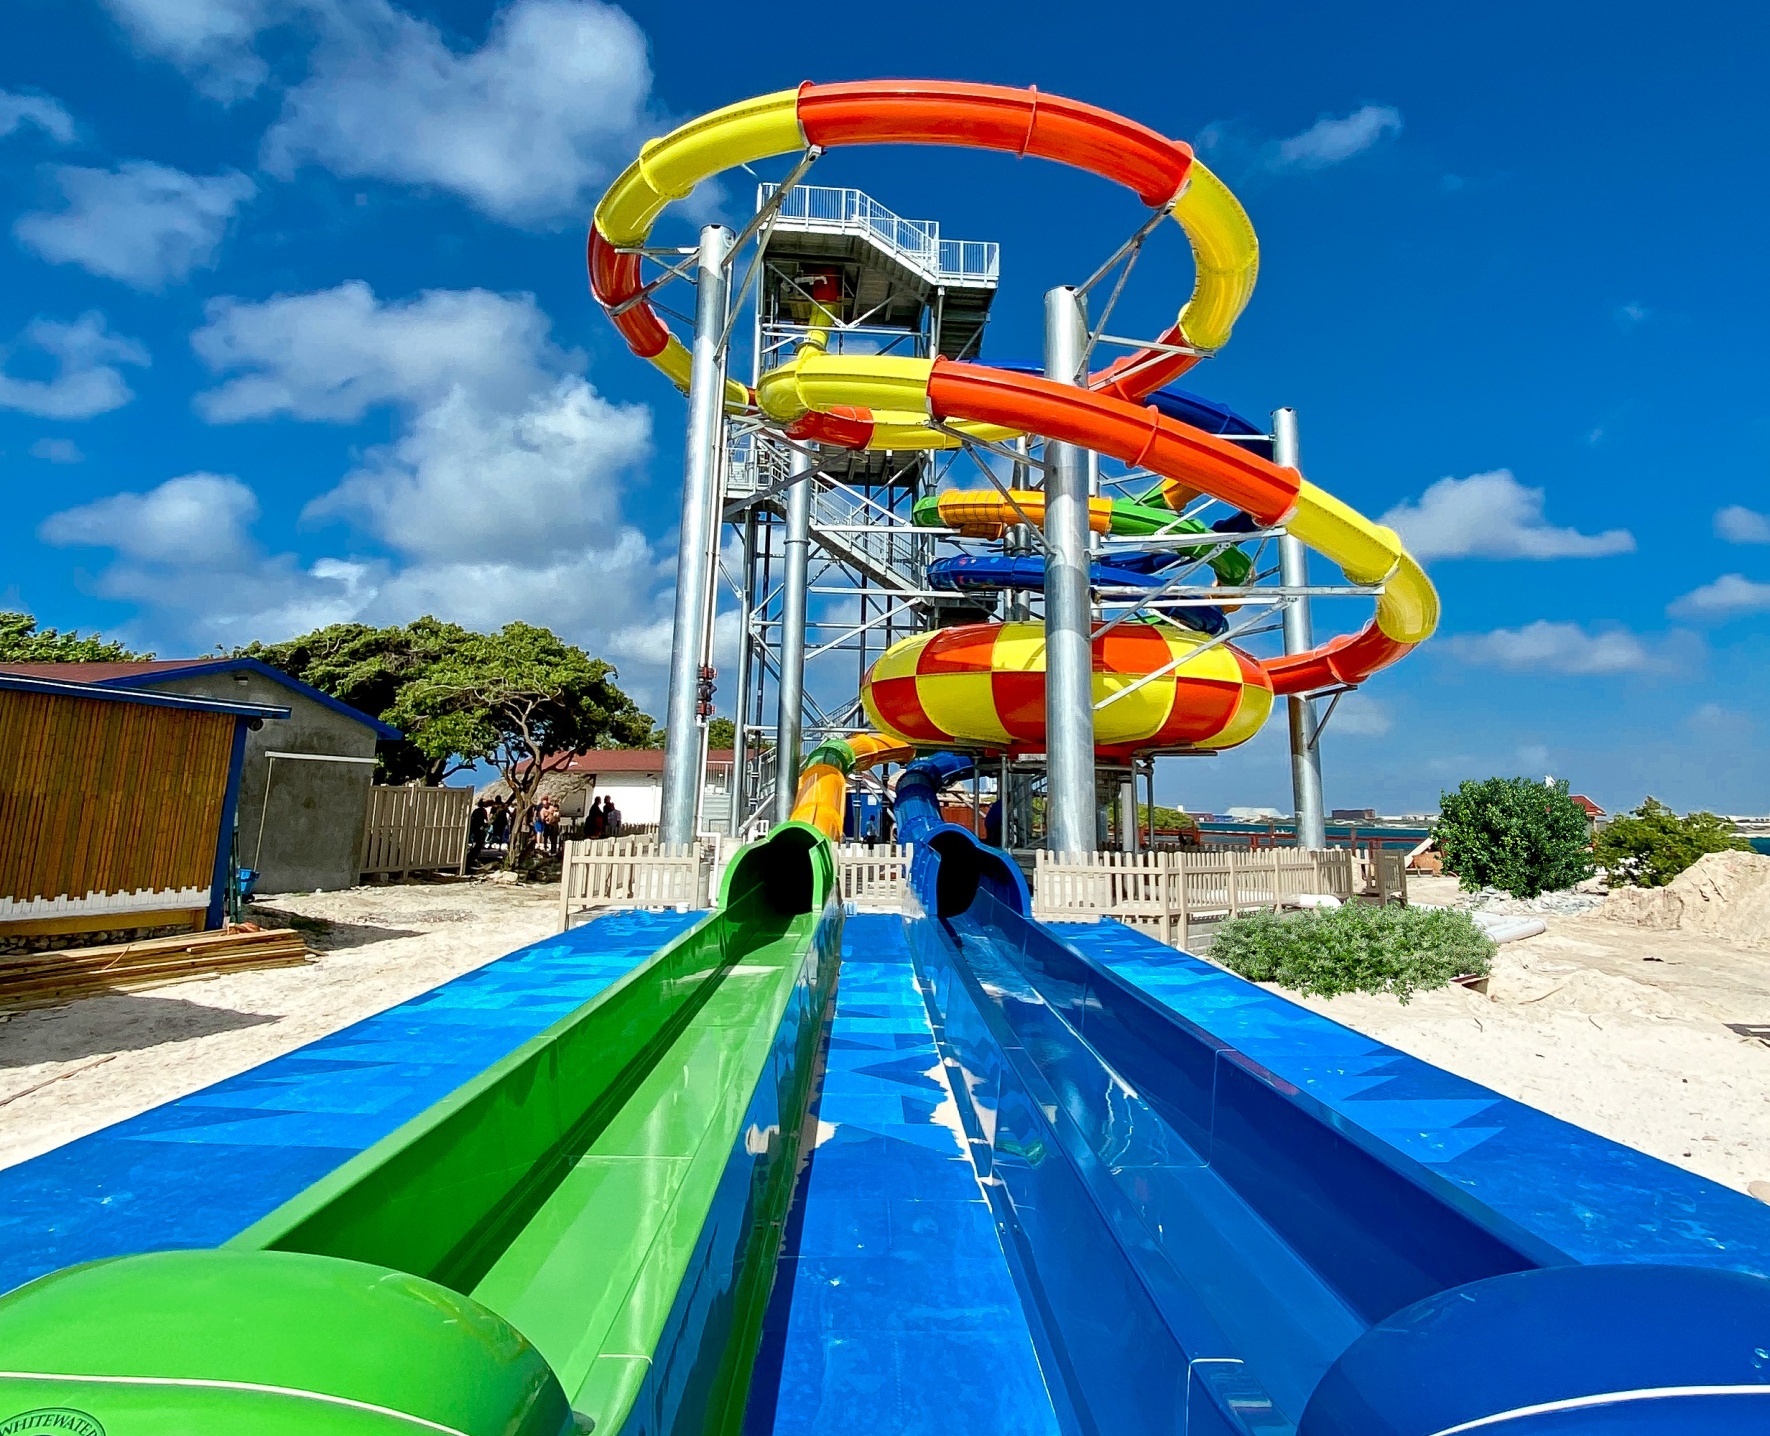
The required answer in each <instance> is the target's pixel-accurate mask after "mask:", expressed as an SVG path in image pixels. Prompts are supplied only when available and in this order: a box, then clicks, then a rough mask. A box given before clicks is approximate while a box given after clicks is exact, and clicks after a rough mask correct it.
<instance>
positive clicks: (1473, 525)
mask: <svg viewBox="0 0 1770 1436" xmlns="http://www.w3.org/2000/svg"><path fill="white" fill-rule="evenodd" d="M1382 521H1383V522H1384V523H1386V524H1388V525H1389V526H1390V527H1391V528H1393V529H1395V530H1396V531H1397V532H1398V533H1399V534H1400V535H1401V536H1402V538H1403V539H1405V540H1406V541H1407V545H1408V548H1409V549H1410V550H1411V551H1412V553H1413V554H1414V556H1415V557H1416V558H1420V559H1434V558H1538V559H1543V558H1601V557H1603V556H1605V555H1607V554H1617V553H1633V552H1634V550H1635V538H1634V535H1633V534H1631V533H1630V532H1629V531H1628V530H1627V529H1606V530H1605V531H1604V532H1603V533H1597V534H1584V533H1581V532H1579V531H1578V530H1577V529H1568V528H1556V527H1554V526H1553V525H1551V524H1550V523H1549V522H1548V521H1547V520H1546V519H1545V518H1544V516H1543V491H1542V490H1541V489H1531V488H1526V487H1525V486H1524V485H1523V484H1521V483H1519V482H1518V480H1517V479H1515V478H1514V477H1513V476H1512V473H1511V471H1510V470H1509V469H1496V470H1494V471H1493V472H1492V473H1486V474H1472V475H1470V476H1469V477H1468V478H1466V479H1440V480H1439V481H1438V482H1437V483H1435V484H1433V485H1432V487H1431V488H1429V489H1427V490H1426V492H1425V493H1424V494H1422V495H1421V496H1420V499H1419V502H1418V503H1404V504H1398V505H1397V506H1396V507H1394V508H1392V509H1390V510H1389V512H1388V513H1386V514H1384V515H1383V519H1382Z"/></svg>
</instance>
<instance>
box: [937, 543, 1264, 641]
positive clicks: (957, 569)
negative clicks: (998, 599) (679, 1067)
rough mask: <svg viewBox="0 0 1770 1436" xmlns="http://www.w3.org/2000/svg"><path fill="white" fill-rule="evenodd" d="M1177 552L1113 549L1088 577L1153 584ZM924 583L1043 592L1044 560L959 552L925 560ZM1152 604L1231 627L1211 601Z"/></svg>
mask: <svg viewBox="0 0 1770 1436" xmlns="http://www.w3.org/2000/svg"><path fill="white" fill-rule="evenodd" d="M1175 558H1176V555H1174V554H1168V553H1132V554H1124V555H1122V556H1120V555H1114V561H1113V562H1112V563H1096V564H1090V565H1089V569H1088V581H1089V583H1091V584H1092V585H1093V586H1094V587H1096V588H1103V587H1104V588H1147V589H1152V590H1153V589H1157V588H1160V587H1161V586H1162V584H1164V583H1165V582H1166V581H1167V580H1166V579H1165V578H1163V577H1162V569H1163V568H1166V567H1169V566H1171V565H1172V564H1173V563H1174V561H1175ZM928 585H929V587H930V588H940V589H946V590H948V591H949V592H953V593H993V592H996V591H997V590H1000V589H1004V588H1014V589H1026V588H1030V589H1038V590H1040V591H1041V592H1042V591H1043V590H1044V587H1045V560H1044V559H1043V558H1042V557H1040V556H1038V555H1037V554H958V555H955V556H953V557H951V558H937V559H935V560H934V562H933V563H931V564H929V565H928ZM1154 606H1155V607H1156V608H1159V609H1160V610H1161V611H1162V612H1163V613H1164V614H1165V615H1167V617H1169V618H1172V619H1173V620H1174V621H1175V622H1177V623H1183V624H1185V625H1186V626H1187V627H1188V628H1193V629H1197V630H1198V631H1199V632H1200V633H1206V634H1209V635H1210V636H1211V637H1213V638H1215V637H1216V636H1217V635H1218V634H1219V633H1222V632H1223V631H1224V630H1225V629H1226V628H1228V627H1229V620H1228V619H1227V618H1225V617H1224V615H1223V610H1222V609H1220V608H1218V607H1216V606H1215V605H1210V606H1206V607H1193V606H1190V605H1185V606H1182V605H1178V604H1176V605H1172V606H1170V605H1167V604H1162V603H1157V604H1156V605H1154Z"/></svg>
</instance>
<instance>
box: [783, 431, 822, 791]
mask: <svg viewBox="0 0 1770 1436" xmlns="http://www.w3.org/2000/svg"><path fill="white" fill-rule="evenodd" d="M787 462H788V472H789V473H791V474H792V475H793V476H794V478H793V482H792V484H791V485H790V486H789V487H788V489H787V538H786V554H785V557H784V560H783V566H782V572H781V675H780V710H779V712H778V713H777V714H776V715H775V720H774V820H775V822H777V823H784V822H786V821H787V819H788V818H789V817H791V816H792V814H793V794H794V790H795V789H797V788H798V786H799V756H800V755H799V748H800V737H799V735H800V731H801V729H802V727H803V725H804V713H805V590H806V585H807V579H806V575H807V573H808V572H809V570H810V567H811V478H810V475H811V471H812V470H813V469H814V468H816V467H817V465H816V463H815V462H814V461H813V459H812V457H811V455H810V454H808V453H806V451H805V450H804V449H802V448H799V449H794V450H793V451H792V453H791V457H790V458H789V459H788V461H787Z"/></svg>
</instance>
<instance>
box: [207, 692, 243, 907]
mask: <svg viewBox="0 0 1770 1436" xmlns="http://www.w3.org/2000/svg"><path fill="white" fill-rule="evenodd" d="M248 731H249V730H248V728H247V725H246V720H245V719H243V718H242V719H239V720H237V721H236V722H235V723H234V748H233V752H232V754H231V755H229V757H228V760H227V795H226V796H225V797H224V798H223V799H222V800H221V832H220V833H219V834H217V835H216V839H215V875H214V876H213V877H212V878H211V879H210V882H209V913H208V916H207V917H206V918H204V920H203V926H204V927H206V928H217V927H220V926H221V925H222V923H224V922H225V921H226V920H227V880H228V875H229V870H230V869H231V868H232V867H233V855H234V818H235V815H236V814H237V813H238V812H239V810H240V781H241V779H242V777H243V775H244V773H245V769H246V734H247V732H248Z"/></svg>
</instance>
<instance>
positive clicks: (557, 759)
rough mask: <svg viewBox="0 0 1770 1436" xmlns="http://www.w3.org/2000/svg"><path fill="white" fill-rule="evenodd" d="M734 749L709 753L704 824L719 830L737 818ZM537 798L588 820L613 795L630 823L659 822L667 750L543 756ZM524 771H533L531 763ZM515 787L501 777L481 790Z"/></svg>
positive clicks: (491, 793)
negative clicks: (549, 800)
mask: <svg viewBox="0 0 1770 1436" xmlns="http://www.w3.org/2000/svg"><path fill="white" fill-rule="evenodd" d="M731 765H732V750H731V749H730V748H714V749H711V750H709V751H708V753H707V772H706V788H705V790H704V792H703V795H702V798H701V826H702V827H703V828H704V829H709V830H719V829H723V828H724V827H725V826H726V823H727V821H728V820H729V818H730V816H731ZM542 769H543V771H542V774H541V787H540V791H539V793H538V794H537V796H538V797H539V796H545V795H547V794H551V795H552V797H553V801H554V802H556V803H558V804H559V811H560V814H561V815H562V816H563V817H566V818H573V819H575V818H582V817H583V816H584V814H585V813H587V812H588V811H589V810H590V805H591V804H592V803H593V802H595V801H596V799H598V798H613V799H614V804H615V807H616V808H618V809H619V810H620V813H621V821H622V823H624V824H625V825H626V826H628V827H636V826H637V827H644V826H647V825H649V824H653V823H656V822H657V821H658V819H659V817H660V816H661V815H662V813H663V801H664V750H663V749H662V748H589V749H586V750H585V751H584V752H582V753H554V754H550V755H549V756H548V757H546V758H545V759H543V760H542ZM517 771H518V772H527V771H528V765H527V764H526V763H523V764H519V765H518V768H517ZM508 791H509V790H508V789H507V788H506V787H505V786H504V783H503V782H502V781H501V780H500V781H498V782H495V783H492V784H491V785H489V786H488V787H485V788H482V789H481V790H480V792H481V796H484V797H498V796H501V795H504V794H506V793H507V792H508Z"/></svg>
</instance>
